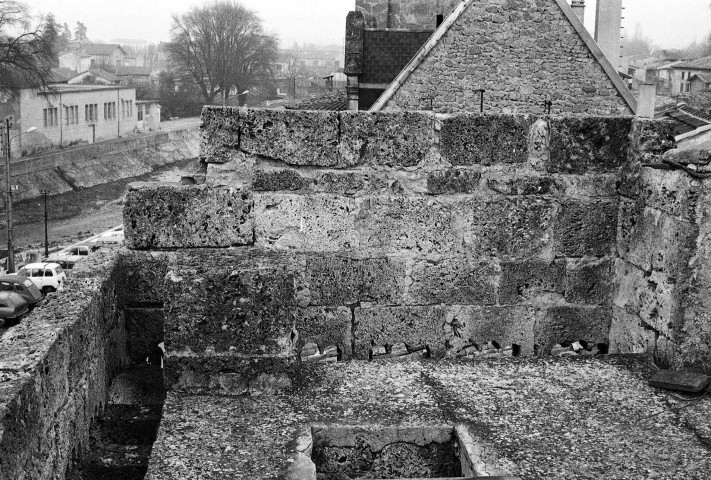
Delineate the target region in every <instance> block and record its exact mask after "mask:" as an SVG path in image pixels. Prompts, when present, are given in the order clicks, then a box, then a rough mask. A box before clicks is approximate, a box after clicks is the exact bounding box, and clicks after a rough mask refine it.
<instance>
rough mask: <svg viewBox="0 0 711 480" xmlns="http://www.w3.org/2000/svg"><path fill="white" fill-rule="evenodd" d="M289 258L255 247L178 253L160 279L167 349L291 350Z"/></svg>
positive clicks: (293, 282)
mask: <svg viewBox="0 0 711 480" xmlns="http://www.w3.org/2000/svg"><path fill="white" fill-rule="evenodd" d="M294 261H295V259H293V258H288V257H287V256H284V255H280V254H276V253H263V252H257V251H244V250H232V249H225V250H185V251H179V252H178V253H177V254H176V260H175V262H174V263H172V264H171V265H170V266H169V269H168V274H167V282H166V290H167V295H166V297H167V298H166V303H165V314H166V321H165V343H166V348H167V349H168V351H169V352H171V351H172V352H183V351H190V352H193V353H200V354H202V353H205V352H206V351H209V352H218V353H219V352H237V353H245V354H264V353H272V354H277V353H287V352H291V350H292V348H293V345H292V342H293V336H292V335H293V332H292V329H293V326H294V310H295V308H296V305H297V299H296V296H297V283H298V282H297V274H296V273H295V270H296V267H295V266H294V264H293V262H294Z"/></svg>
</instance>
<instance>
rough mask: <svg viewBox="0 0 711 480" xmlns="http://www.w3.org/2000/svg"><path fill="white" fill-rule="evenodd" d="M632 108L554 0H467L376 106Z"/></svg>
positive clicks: (609, 111) (534, 110) (536, 110)
mask: <svg viewBox="0 0 711 480" xmlns="http://www.w3.org/2000/svg"><path fill="white" fill-rule="evenodd" d="M478 89H484V90H486V93H485V112H498V113H531V114H540V113H543V111H544V102H545V101H546V100H547V99H549V98H550V100H551V101H552V102H553V107H552V110H553V113H560V114H589V115H626V114H632V113H633V112H632V111H631V109H630V107H629V106H628V105H627V103H626V102H625V100H624V99H623V98H622V96H621V95H620V93H619V92H618V91H617V89H616V88H615V86H614V84H613V83H612V81H611V80H610V78H609V77H608V76H607V74H606V73H605V72H604V70H603V69H602V67H601V66H600V64H599V62H598V60H597V59H596V58H595V56H594V55H593V54H592V53H591V51H590V49H589V48H588V47H587V46H586V45H585V43H584V42H583V40H582V38H581V37H580V36H579V35H578V33H577V32H576V31H575V29H574V28H573V25H572V24H571V23H570V21H569V20H568V19H567V17H566V16H565V15H564V13H563V11H562V10H561V8H560V7H559V6H558V4H557V3H556V2H555V0H485V1H477V2H473V3H472V4H471V5H470V6H469V7H468V8H467V10H466V11H465V12H464V13H463V14H462V16H461V17H460V18H459V20H458V21H457V22H456V23H455V24H454V25H453V26H452V27H451V29H450V30H449V31H448V32H447V33H446V34H445V35H444V37H443V38H442V40H441V41H440V43H439V44H438V45H437V46H435V47H434V49H433V50H432V51H431V52H430V54H429V56H428V57H427V58H426V59H425V60H424V61H423V62H422V64H421V65H420V66H419V67H418V68H417V69H416V70H415V71H414V72H413V73H412V74H411V75H410V77H409V78H408V79H407V80H406V81H405V83H404V85H403V86H402V87H400V89H399V90H398V91H397V93H396V94H395V95H394V97H393V98H392V99H391V100H390V101H389V102H388V103H387V104H386V105H385V107H384V108H383V110H385V111H396V110H425V109H428V108H429V107H430V97H431V98H432V105H433V108H434V110H435V111H436V112H442V113H452V112H465V111H477V110H478V109H479V93H478V92H477V91H476V90H478Z"/></svg>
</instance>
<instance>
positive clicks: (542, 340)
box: [535, 305, 612, 354]
mask: <svg viewBox="0 0 711 480" xmlns="http://www.w3.org/2000/svg"><path fill="white" fill-rule="evenodd" d="M611 322H612V309H611V308H609V307H580V306H574V305H561V306H555V307H551V308H548V309H547V310H546V311H545V313H544V314H543V315H542V316H541V318H539V320H538V321H537V322H536V327H535V339H536V345H537V346H538V348H539V350H538V353H539V354H541V353H543V354H546V353H548V352H550V349H551V347H552V346H553V345H555V344H556V343H561V342H575V341H578V340H585V341H587V342H589V343H609V333H610V324H611Z"/></svg>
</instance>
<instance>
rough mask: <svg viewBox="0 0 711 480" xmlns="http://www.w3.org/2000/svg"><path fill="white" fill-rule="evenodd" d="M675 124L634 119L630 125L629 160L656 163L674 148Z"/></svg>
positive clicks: (670, 121)
mask: <svg viewBox="0 0 711 480" xmlns="http://www.w3.org/2000/svg"><path fill="white" fill-rule="evenodd" d="M675 123H676V122H674V121H672V120H649V119H644V118H635V119H634V121H633V123H632V142H631V145H630V146H631V148H630V151H629V157H630V160H631V161H633V162H643V163H658V162H659V159H660V157H661V156H662V155H663V154H664V153H665V152H667V151H668V150H671V149H673V148H676V141H675V140H674V137H675V136H676V134H675V133H674V131H675Z"/></svg>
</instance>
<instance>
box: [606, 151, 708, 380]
mask: <svg viewBox="0 0 711 480" xmlns="http://www.w3.org/2000/svg"><path fill="white" fill-rule="evenodd" d="M703 156H704V154H703V152H702V153H699V152H676V151H671V152H668V153H666V154H665V157H668V158H670V159H673V160H675V161H677V162H683V163H687V162H691V163H692V164H693V163H695V161H696V160H699V159H701V160H702V162H706V163H707V162H708V160H703V158H699V157H703ZM624 173H625V174H624V175H623V177H622V180H623V182H622V184H621V190H620V192H621V195H622V197H621V203H620V234H619V239H618V242H619V246H618V250H619V259H618V260H617V264H616V267H615V268H616V276H617V278H618V279H619V283H618V287H617V289H616V292H615V295H614V302H613V309H614V317H613V318H614V319H613V323H612V331H611V334H610V336H611V338H612V339H613V343H612V350H613V351H614V352H620V353H630V352H632V353H641V352H649V353H652V354H654V355H655V357H656V359H657V360H658V361H659V363H660V364H661V365H665V366H668V367H671V368H690V369H694V370H702V371H711V347H710V345H711V314H710V313H709V312H710V311H711V310H710V307H711V278H710V277H709V272H711V263H710V262H711V260H710V259H711V256H710V255H709V253H710V251H709V248H710V247H711V243H710V242H711V237H710V236H709V233H710V232H709V230H710V227H709V225H710V222H709V220H710V218H709V214H710V213H711V190H710V189H709V184H708V181H704V180H698V179H694V178H692V177H691V176H689V175H688V174H687V173H685V172H683V171H679V170H676V171H669V170H660V169H651V168H642V167H640V166H639V165H636V166H635V167H630V168H629V169H627V170H626V171H625V172H624Z"/></svg>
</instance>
